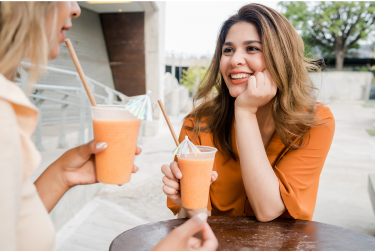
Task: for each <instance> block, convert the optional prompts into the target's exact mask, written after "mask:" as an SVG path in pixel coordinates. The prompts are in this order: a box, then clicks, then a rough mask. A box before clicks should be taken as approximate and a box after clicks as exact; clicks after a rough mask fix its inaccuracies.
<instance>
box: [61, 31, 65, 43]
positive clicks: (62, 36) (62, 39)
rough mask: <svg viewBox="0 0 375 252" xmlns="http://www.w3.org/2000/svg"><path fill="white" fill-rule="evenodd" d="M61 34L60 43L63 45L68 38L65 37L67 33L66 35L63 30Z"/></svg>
mask: <svg viewBox="0 0 375 252" xmlns="http://www.w3.org/2000/svg"><path fill="white" fill-rule="evenodd" d="M60 34H61V41H60V43H62V42H64V41H65V39H66V36H65V33H64V31H63V30H61V31H60Z"/></svg>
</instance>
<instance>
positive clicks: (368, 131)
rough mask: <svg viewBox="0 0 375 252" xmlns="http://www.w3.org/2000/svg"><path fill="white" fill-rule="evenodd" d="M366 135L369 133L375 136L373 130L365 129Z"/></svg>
mask: <svg viewBox="0 0 375 252" xmlns="http://www.w3.org/2000/svg"><path fill="white" fill-rule="evenodd" d="M366 131H367V133H369V134H370V135H371V136H375V130H373V129H366Z"/></svg>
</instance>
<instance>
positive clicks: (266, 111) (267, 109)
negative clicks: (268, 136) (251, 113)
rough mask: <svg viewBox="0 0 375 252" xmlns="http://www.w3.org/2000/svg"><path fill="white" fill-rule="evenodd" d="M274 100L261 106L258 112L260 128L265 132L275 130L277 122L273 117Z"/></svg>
mask: <svg viewBox="0 0 375 252" xmlns="http://www.w3.org/2000/svg"><path fill="white" fill-rule="evenodd" d="M272 102H273V100H271V101H270V102H268V103H267V104H266V105H264V106H262V107H259V108H258V111H257V113H256V116H257V120H258V124H259V129H260V130H261V131H263V132H264V131H265V132H273V131H274V130H275V122H274V121H273V117H272Z"/></svg>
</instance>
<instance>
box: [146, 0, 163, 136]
mask: <svg viewBox="0 0 375 252" xmlns="http://www.w3.org/2000/svg"><path fill="white" fill-rule="evenodd" d="M140 3H141V4H142V7H143V9H144V11H145V29H144V30H145V58H146V59H145V60H146V64H145V65H146V90H151V91H152V94H151V102H152V104H153V107H154V118H153V119H154V121H152V122H146V124H145V132H144V136H155V135H156V134H157V133H158V128H159V126H160V125H161V122H162V121H161V120H163V118H162V117H163V116H162V114H161V112H160V109H159V106H158V104H157V100H159V99H161V100H162V101H164V72H165V62H164V60H165V59H164V58H165V55H164V30H165V28H164V26H165V25H164V24H165V2H151V1H148V2H140Z"/></svg>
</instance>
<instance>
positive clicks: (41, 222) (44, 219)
mask: <svg viewBox="0 0 375 252" xmlns="http://www.w3.org/2000/svg"><path fill="white" fill-rule="evenodd" d="M37 121H38V111H37V108H36V107H35V106H34V105H33V104H32V103H31V102H30V101H29V99H28V98H27V96H26V95H25V94H24V92H23V91H22V90H21V89H20V88H19V87H18V86H17V85H16V84H14V83H13V82H11V81H9V80H8V79H6V78H5V77H4V76H3V75H1V74H0V250H54V243H55V230H54V227H53V224H52V221H51V219H50V217H49V216H48V212H47V210H46V208H45V207H44V205H43V202H42V201H41V199H40V198H39V195H38V193H37V191H36V188H35V186H34V184H33V183H32V182H31V181H30V178H29V177H30V175H31V174H32V173H33V172H34V171H35V169H36V168H37V167H38V165H39V164H40V160H41V156H40V153H39V152H38V150H37V149H36V147H35V145H34V143H33V142H32V141H31V138H30V137H31V134H32V133H33V131H34V130H35V127H36V125H37Z"/></svg>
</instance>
